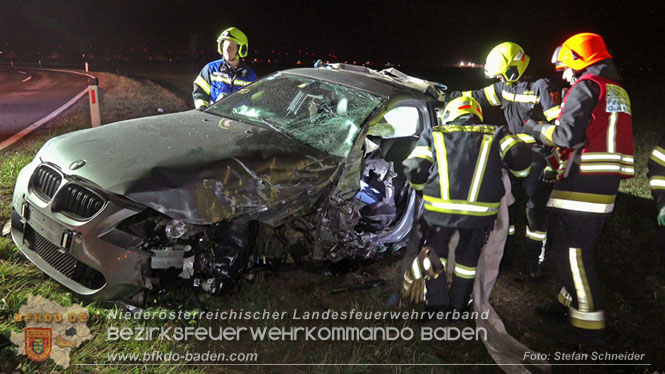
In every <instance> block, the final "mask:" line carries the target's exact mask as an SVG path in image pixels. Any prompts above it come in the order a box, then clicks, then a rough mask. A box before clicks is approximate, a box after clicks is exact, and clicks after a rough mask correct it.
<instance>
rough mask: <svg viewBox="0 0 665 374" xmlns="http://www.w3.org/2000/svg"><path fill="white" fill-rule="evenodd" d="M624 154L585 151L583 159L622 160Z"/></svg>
mask: <svg viewBox="0 0 665 374" xmlns="http://www.w3.org/2000/svg"><path fill="white" fill-rule="evenodd" d="M622 159H623V155H622V154H621V153H609V152H585V153H582V161H621V160H622Z"/></svg>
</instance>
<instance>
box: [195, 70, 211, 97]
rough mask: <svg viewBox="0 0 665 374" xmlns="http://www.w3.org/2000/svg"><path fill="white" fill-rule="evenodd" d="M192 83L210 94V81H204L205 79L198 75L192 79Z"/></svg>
mask: <svg viewBox="0 0 665 374" xmlns="http://www.w3.org/2000/svg"><path fill="white" fill-rule="evenodd" d="M194 84H196V85H197V86H199V87H201V89H202V90H203V91H205V93H207V94H208V95H210V83H208V82H206V80H205V79H203V77H202V76H200V75H199V76H198V77H196V79H195V80H194Z"/></svg>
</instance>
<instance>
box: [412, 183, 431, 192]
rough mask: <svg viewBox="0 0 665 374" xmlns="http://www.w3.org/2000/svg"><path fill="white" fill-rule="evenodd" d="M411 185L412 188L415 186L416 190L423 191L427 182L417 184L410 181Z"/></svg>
mask: <svg viewBox="0 0 665 374" xmlns="http://www.w3.org/2000/svg"><path fill="white" fill-rule="evenodd" d="M409 185H410V186H411V188H413V189H414V190H416V191H422V190H424V189H425V186H426V185H427V183H423V184H417V183H412V182H409Z"/></svg>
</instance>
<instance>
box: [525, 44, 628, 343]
mask: <svg viewBox="0 0 665 374" xmlns="http://www.w3.org/2000/svg"><path fill="white" fill-rule="evenodd" d="M611 58H612V56H611V55H610V54H609V52H608V51H607V47H606V46H605V42H604V40H603V38H602V37H601V36H600V35H597V34H593V33H581V34H577V35H574V36H572V37H570V38H569V39H567V40H566V41H565V42H564V43H563V44H562V45H561V46H560V47H558V48H557V49H556V51H555V53H554V56H553V58H552V62H553V63H554V64H555V67H556V69H557V70H563V77H564V79H566V80H567V81H568V82H570V83H571V84H572V86H571V87H570V89H569V90H568V93H567V94H566V96H565V98H564V99H563V103H562V105H561V107H562V109H561V113H560V114H559V117H558V119H557V120H556V122H555V123H554V124H552V123H539V122H536V121H535V120H533V119H529V120H527V121H526V124H525V131H526V132H528V133H530V134H532V135H533V137H534V138H536V139H537V140H538V141H540V142H542V143H543V144H545V145H554V146H556V147H557V149H556V156H557V157H556V160H555V162H556V163H558V170H557V172H558V180H557V182H556V184H555V185H554V189H553V191H552V194H551V195H550V198H549V200H548V202H547V206H548V207H549V208H550V209H551V214H552V217H551V220H552V222H551V225H550V231H549V238H550V242H551V251H552V257H553V258H554V260H555V263H556V266H557V269H558V272H559V275H560V276H561V278H562V280H563V283H564V287H562V289H561V291H560V293H559V295H558V298H557V301H556V302H554V301H552V302H545V303H540V304H539V305H538V306H537V308H536V312H538V313H539V314H543V315H546V316H549V317H558V318H565V316H566V315H567V316H568V318H569V320H570V325H564V326H563V327H561V328H557V329H556V330H555V331H556V336H555V338H556V337H557V336H558V337H560V338H561V339H559V340H564V341H569V342H571V343H573V342H574V343H578V344H595V343H599V342H601V341H602V340H603V332H604V328H605V316H604V313H603V299H602V295H601V292H600V284H599V279H598V274H597V271H596V265H595V246H596V243H597V242H598V239H599V237H600V234H601V232H602V229H603V226H604V225H605V221H606V219H607V217H608V216H609V215H610V214H611V213H612V210H613V209H614V200H615V198H616V195H617V192H618V190H619V182H620V181H621V179H624V178H632V177H633V175H634V173H635V171H634V167H633V131H632V116H631V114H632V113H631V105H630V98H629V97H628V93H627V92H626V90H625V89H624V88H623V87H622V86H621V84H620V83H618V82H619V81H620V80H621V78H620V76H619V74H618V72H617V68H616V66H615V65H614V63H613V61H612V59H611Z"/></svg>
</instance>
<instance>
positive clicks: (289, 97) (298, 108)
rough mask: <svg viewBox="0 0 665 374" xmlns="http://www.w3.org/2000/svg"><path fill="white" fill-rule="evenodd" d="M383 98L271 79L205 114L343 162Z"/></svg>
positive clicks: (279, 76) (309, 81)
mask: <svg viewBox="0 0 665 374" xmlns="http://www.w3.org/2000/svg"><path fill="white" fill-rule="evenodd" d="M381 101H382V98H381V97H378V96H375V95H372V94H370V93H367V92H364V91H360V90H356V89H353V88H350V87H346V86H342V85H338V84H335V83H330V82H325V81H321V80H317V79H313V78H307V77H301V76H297V75H291V74H284V73H276V74H275V75H273V76H270V77H268V78H265V79H263V80H261V81H259V82H256V83H254V84H252V85H251V86H249V87H246V88H243V89H242V90H240V91H238V92H236V93H235V94H234V95H232V96H230V97H227V98H225V99H224V100H222V101H220V102H218V103H216V104H215V105H214V106H213V107H212V108H210V110H209V111H208V113H212V114H217V115H220V116H224V117H229V118H231V119H234V120H239V121H243V122H249V123H252V124H256V125H258V126H263V127H269V128H272V129H274V130H276V131H278V132H280V133H282V134H283V135H285V136H288V137H292V138H294V139H296V140H298V141H300V142H302V143H305V144H308V145H310V146H312V147H314V148H317V149H319V150H321V151H324V152H327V153H330V154H333V155H336V156H341V157H346V156H347V154H348V153H349V151H350V149H351V146H352V145H353V142H354V140H355V137H356V135H357V134H358V131H359V130H360V127H361V126H362V124H363V123H364V122H365V120H366V119H367V117H368V116H369V115H370V114H371V113H372V112H373V111H374V109H376V108H377V106H379V105H380V104H381Z"/></svg>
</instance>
